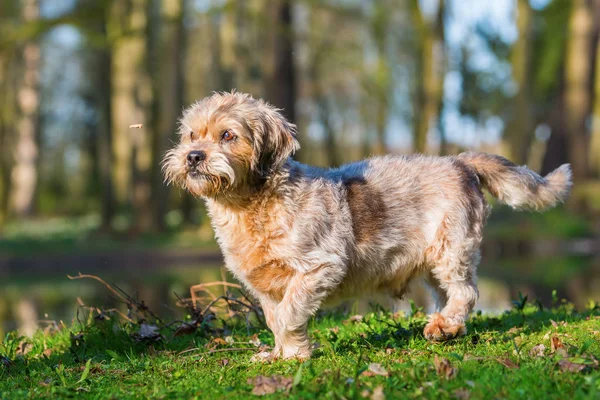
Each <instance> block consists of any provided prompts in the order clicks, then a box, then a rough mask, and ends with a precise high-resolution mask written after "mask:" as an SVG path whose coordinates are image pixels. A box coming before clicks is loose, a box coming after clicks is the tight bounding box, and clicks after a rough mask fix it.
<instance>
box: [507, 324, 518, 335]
mask: <svg viewBox="0 0 600 400" xmlns="http://www.w3.org/2000/svg"><path fill="white" fill-rule="evenodd" d="M520 330H521V328H517V327H516V326H513V327H512V328H510V329H509V330H508V331H507V332H506V333H510V334H512V335H516V334H517V333H519V331H520Z"/></svg>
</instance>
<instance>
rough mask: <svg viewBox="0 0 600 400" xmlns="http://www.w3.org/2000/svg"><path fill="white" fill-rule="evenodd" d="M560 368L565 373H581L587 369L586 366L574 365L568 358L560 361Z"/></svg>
mask: <svg viewBox="0 0 600 400" xmlns="http://www.w3.org/2000/svg"><path fill="white" fill-rule="evenodd" d="M558 366H559V367H560V370H561V371H564V372H581V371H583V370H584V369H585V367H586V365H585V364H579V363H574V362H571V361H569V360H568V359H566V358H563V359H561V360H559V361H558Z"/></svg>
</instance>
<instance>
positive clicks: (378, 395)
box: [371, 386, 385, 400]
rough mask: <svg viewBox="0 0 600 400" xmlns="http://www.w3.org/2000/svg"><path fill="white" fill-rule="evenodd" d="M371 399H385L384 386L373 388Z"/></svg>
mask: <svg viewBox="0 0 600 400" xmlns="http://www.w3.org/2000/svg"><path fill="white" fill-rule="evenodd" d="M371 400H385V394H383V386H377V387H376V388H375V389H373V394H372V395H371Z"/></svg>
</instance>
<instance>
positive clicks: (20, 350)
mask: <svg viewBox="0 0 600 400" xmlns="http://www.w3.org/2000/svg"><path fill="white" fill-rule="evenodd" d="M30 347H31V343H29V342H28V341H27V340H25V339H24V340H21V343H19V345H18V346H17V355H18V356H24V355H25V354H27V353H29V352H30V351H31V348H30Z"/></svg>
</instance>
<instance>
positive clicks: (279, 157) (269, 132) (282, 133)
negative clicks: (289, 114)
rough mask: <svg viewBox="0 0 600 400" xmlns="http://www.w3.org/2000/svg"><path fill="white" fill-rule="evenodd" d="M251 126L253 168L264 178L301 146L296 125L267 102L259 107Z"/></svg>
mask: <svg viewBox="0 0 600 400" xmlns="http://www.w3.org/2000/svg"><path fill="white" fill-rule="evenodd" d="M250 128H251V129H252V134H253V140H254V143H253V157H252V165H251V168H252V169H253V170H254V171H256V172H257V173H258V175H259V176H260V177H262V178H266V177H267V176H268V175H269V174H271V173H272V172H273V171H275V170H276V169H278V168H279V167H281V166H282V165H283V164H284V163H285V161H286V160H287V159H288V158H289V157H290V156H291V155H292V154H294V153H295V152H296V150H298V149H299V148H300V143H299V142H298V139H297V137H296V136H297V133H296V125H294V124H292V123H291V122H289V121H288V120H287V119H285V117H284V116H283V115H281V113H280V112H279V110H278V109H276V108H274V107H272V106H270V105H268V104H266V103H261V104H260V105H259V107H257V110H256V112H255V115H254V116H253V118H252V119H251V123H250Z"/></svg>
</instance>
